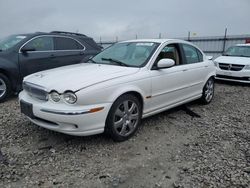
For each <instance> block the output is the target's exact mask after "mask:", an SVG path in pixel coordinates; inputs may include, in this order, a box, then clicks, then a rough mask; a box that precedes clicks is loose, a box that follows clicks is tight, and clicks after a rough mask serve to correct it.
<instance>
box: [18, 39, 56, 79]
mask: <svg viewBox="0 0 250 188" xmlns="http://www.w3.org/2000/svg"><path fill="white" fill-rule="evenodd" d="M53 45H54V44H53V38H52V37H49V36H39V37H35V38H33V39H32V40H30V41H29V42H28V43H27V44H25V45H24V46H23V47H21V49H20V52H19V64H20V72H21V75H22V78H23V77H25V76H27V75H29V74H32V73H35V72H39V71H42V70H46V69H50V68H51V63H52V62H51V61H52V59H53V57H54V52H53V48H54V47H53ZM22 49H25V50H27V51H22Z"/></svg>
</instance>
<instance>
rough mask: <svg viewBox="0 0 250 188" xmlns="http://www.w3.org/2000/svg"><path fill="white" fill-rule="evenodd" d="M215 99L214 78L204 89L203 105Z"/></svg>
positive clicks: (210, 79)
mask: <svg viewBox="0 0 250 188" xmlns="http://www.w3.org/2000/svg"><path fill="white" fill-rule="evenodd" d="M213 97H214V78H213V77H211V78H209V79H208V81H207V82H206V84H205V86H204V87H203V92H202V97H201V102H202V103H203V104H209V103H210V102H211V101H212V100H213Z"/></svg>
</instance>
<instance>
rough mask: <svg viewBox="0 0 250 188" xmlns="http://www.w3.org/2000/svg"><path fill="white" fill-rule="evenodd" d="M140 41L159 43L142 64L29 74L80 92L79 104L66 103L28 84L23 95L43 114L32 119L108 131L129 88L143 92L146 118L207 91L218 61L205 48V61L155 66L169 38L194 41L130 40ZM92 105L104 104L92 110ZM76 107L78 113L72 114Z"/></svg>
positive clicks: (71, 129)
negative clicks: (115, 108)
mask: <svg viewBox="0 0 250 188" xmlns="http://www.w3.org/2000/svg"><path fill="white" fill-rule="evenodd" d="M140 41H141V42H157V43H160V45H159V46H158V48H157V49H156V51H155V52H154V53H153V54H152V56H151V58H150V59H149V60H148V62H147V64H146V65H145V66H144V67H141V68H135V67H123V66H116V65H104V64H92V63H86V64H78V65H72V66H66V67H61V68H57V69H52V70H49V71H43V72H40V73H35V74H32V75H30V76H27V77H25V78H24V82H26V83H29V84H32V85H36V86H39V87H41V88H44V90H45V91H46V92H48V93H49V92H51V91H53V90H56V91H58V92H59V93H63V92H65V91H68V90H70V91H73V92H75V94H76V96H77V102H76V103H75V104H66V103H65V102H63V101H62V100H61V101H60V102H58V103H55V102H53V101H51V100H48V101H41V100H39V99H37V98H35V97H33V96H31V95H30V94H29V93H28V92H27V91H26V90H23V91H22V92H21V93H20V94H19V99H20V100H21V101H25V102H27V103H29V104H32V106H33V114H34V115H35V116H36V117H38V118H36V119H31V118H29V119H30V120H31V121H32V122H34V123H35V124H37V125H39V126H41V127H44V128H47V129H50V130H54V131H58V132H62V133H65V134H70V135H77V136H86V135H93V134H98V133H102V132H104V128H105V121H106V118H107V115H108V113H109V110H110V108H111V106H112V104H113V103H114V101H115V100H116V99H117V98H118V97H119V96H121V95H122V94H124V93H127V92H136V93H137V94H139V95H140V96H141V99H142V101H143V115H142V117H143V118H144V117H148V116H150V115H153V114H156V113H159V112H162V111H164V110H166V109H169V108H172V107H175V106H178V105H181V104H184V103H187V102H189V101H192V100H195V99H198V98H200V97H201V96H202V91H203V87H204V85H205V83H206V82H207V80H208V79H209V78H210V77H213V76H215V66H214V64H213V62H212V61H210V60H208V59H207V58H206V56H205V55H204V53H202V55H203V58H204V61H203V62H200V63H194V64H186V65H179V66H174V67H171V68H167V69H160V70H151V68H152V65H153V63H154V62H155V60H156V58H157V56H158V54H159V53H160V51H161V50H162V49H163V48H164V47H165V46H166V45H167V44H171V43H184V44H189V45H192V44H191V43H188V42H185V41H182V40H172V39H147V40H133V41H129V42H140ZM126 42H128V41H126ZM72 80H73V82H72ZM93 109H101V110H98V111H96V112H93V113H92V112H91V113H90V111H91V110H93ZM51 112H52V113H51ZM67 113H68V114H67ZM74 113H79V114H78V115H73V114H74ZM44 120H46V121H44Z"/></svg>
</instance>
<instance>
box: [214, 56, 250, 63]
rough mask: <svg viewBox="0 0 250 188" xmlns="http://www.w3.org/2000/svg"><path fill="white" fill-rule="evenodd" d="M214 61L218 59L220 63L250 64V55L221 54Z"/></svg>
mask: <svg viewBox="0 0 250 188" xmlns="http://www.w3.org/2000/svg"><path fill="white" fill-rule="evenodd" d="M214 61H217V62H218V63H227V64H237V65H250V57H234V56H220V57H218V58H216V59H215V60H214Z"/></svg>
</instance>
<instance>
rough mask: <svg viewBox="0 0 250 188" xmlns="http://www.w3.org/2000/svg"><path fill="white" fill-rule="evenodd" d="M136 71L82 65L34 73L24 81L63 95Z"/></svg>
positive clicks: (107, 66)
mask: <svg viewBox="0 0 250 188" xmlns="http://www.w3.org/2000/svg"><path fill="white" fill-rule="evenodd" d="M138 71H139V68H131V67H121V66H115V65H104V64H93V63H82V64H77V65H71V66H65V67H60V68H56V69H51V70H47V71H42V72H38V73H34V74H32V75H30V76H27V77H25V78H24V81H25V82H29V83H32V84H35V85H38V86H42V87H44V88H46V90H47V91H48V92H50V91H52V90H56V91H58V92H60V93H63V92H64V91H66V90H70V91H78V90H80V89H83V88H86V87H89V86H92V85H95V84H98V83H102V82H106V81H109V80H112V79H115V78H119V77H123V76H127V75H131V74H135V73H136V72H138Z"/></svg>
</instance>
